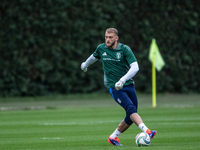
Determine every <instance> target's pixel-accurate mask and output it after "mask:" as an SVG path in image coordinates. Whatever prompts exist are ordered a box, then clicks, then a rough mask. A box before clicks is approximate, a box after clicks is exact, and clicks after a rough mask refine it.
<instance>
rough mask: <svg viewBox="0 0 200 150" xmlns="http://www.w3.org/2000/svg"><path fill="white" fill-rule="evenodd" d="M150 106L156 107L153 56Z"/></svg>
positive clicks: (153, 62)
mask: <svg viewBox="0 0 200 150" xmlns="http://www.w3.org/2000/svg"><path fill="white" fill-rule="evenodd" d="M152 106H153V108H156V68H155V56H153V61H152Z"/></svg>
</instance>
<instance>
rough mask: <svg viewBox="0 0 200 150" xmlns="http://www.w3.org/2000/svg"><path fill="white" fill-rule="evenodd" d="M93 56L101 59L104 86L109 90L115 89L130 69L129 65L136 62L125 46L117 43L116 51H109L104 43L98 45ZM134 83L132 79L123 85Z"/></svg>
mask: <svg viewBox="0 0 200 150" xmlns="http://www.w3.org/2000/svg"><path fill="white" fill-rule="evenodd" d="M93 56H94V57H96V58H98V59H101V61H102V64H103V70H104V85H105V86H106V87H107V88H108V89H109V88H110V87H115V83H116V82H118V81H119V80H120V79H121V77H123V76H124V75H125V74H126V73H127V72H128V71H129V69H130V64H131V63H133V62H136V61H137V60H136V58H135V56H134V54H133V52H132V50H131V49H130V47H128V46H127V45H124V44H122V43H118V46H117V48H116V49H110V48H108V47H107V46H106V44H105V43H103V44H100V45H99V46H98V47H97V48H96V50H95V52H94V53H93ZM132 83H134V81H133V80H132V79H130V80H128V81H126V83H125V84H124V85H129V84H132Z"/></svg>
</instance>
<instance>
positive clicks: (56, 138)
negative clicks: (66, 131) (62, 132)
mask: <svg viewBox="0 0 200 150" xmlns="http://www.w3.org/2000/svg"><path fill="white" fill-rule="evenodd" d="M42 139H43V140H60V139H62V138H59V137H55V138H49V137H44V138H42Z"/></svg>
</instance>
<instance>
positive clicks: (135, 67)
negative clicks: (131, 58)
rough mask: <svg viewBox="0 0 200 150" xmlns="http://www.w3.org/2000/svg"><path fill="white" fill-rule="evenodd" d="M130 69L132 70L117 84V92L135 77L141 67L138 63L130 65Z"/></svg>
mask: <svg viewBox="0 0 200 150" xmlns="http://www.w3.org/2000/svg"><path fill="white" fill-rule="evenodd" d="M130 67H131V68H130V69H129V71H128V72H127V73H126V74H125V75H124V76H123V77H121V79H120V80H119V81H118V82H117V83H116V84H115V89H116V90H120V89H122V88H123V85H124V83H125V82H126V81H127V80H129V79H131V78H132V77H133V76H135V74H136V73H137V72H138V71H139V66H138V63H137V62H134V63H132V64H130Z"/></svg>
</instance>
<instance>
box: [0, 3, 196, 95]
mask: <svg viewBox="0 0 200 150" xmlns="http://www.w3.org/2000/svg"><path fill="white" fill-rule="evenodd" d="M199 8H200V1H197V0H186V1H182V0H169V1H159V0H142V1H141V0H134V1H126V0H110V1H106V0H101V1H89V0H82V1H80V0H37V1H34V0H28V1H27V0H10V1H7V0H2V1H1V2H0V21H1V28H0V37H1V40H0V89H1V91H0V95H1V96H36V95H47V94H68V93H88V92H96V91H105V88H104V85H103V70H102V67H101V62H100V61H98V62H97V63H95V64H94V65H92V66H91V67H89V68H88V72H87V73H84V72H82V71H81V70H80V64H81V62H83V61H85V59H87V57H88V56H89V55H90V54H91V53H93V51H94V50H95V49H96V47H97V45H99V44H100V43H103V42H104V33H105V30H106V29H107V28H109V27H115V28H117V29H118V31H119V37H120V39H119V41H120V42H122V43H124V44H127V45H129V46H130V47H131V49H132V50H133V52H134V54H135V56H136V58H137V60H138V63H139V66H140V71H139V72H138V74H137V75H136V76H135V77H134V80H135V82H136V89H137V91H140V92H146V93H150V92H151V63H150V62H149V60H148V53H149V47H150V44H151V40H152V38H155V39H156V41H157V45H158V47H159V49H160V52H161V54H162V56H163V58H164V61H165V63H166V65H165V67H164V68H163V69H162V70H161V72H157V92H170V93H174V92H176V93H177V92H179V93H188V92H200V86H199V83H200V78H199V74H200V69H199V68H200V60H199V58H200V57H199V56H200V51H199V47H200V44H199V43H200V42H199V41H200V34H199V32H200V22H199V18H200V16H199V14H200V9H199Z"/></svg>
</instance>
